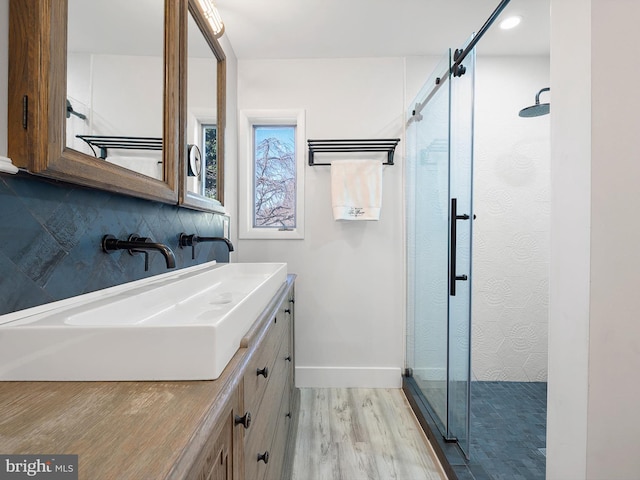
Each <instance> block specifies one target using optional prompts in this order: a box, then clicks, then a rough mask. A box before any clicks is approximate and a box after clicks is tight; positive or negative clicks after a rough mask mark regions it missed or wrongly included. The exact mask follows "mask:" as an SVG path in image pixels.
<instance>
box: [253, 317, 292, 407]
mask: <svg viewBox="0 0 640 480" xmlns="http://www.w3.org/2000/svg"><path fill="white" fill-rule="evenodd" d="M285 335H286V338H288V337H289V316H288V315H287V314H285V313H284V312H282V311H278V313H277V314H276V315H275V316H274V317H273V319H272V320H271V322H270V325H269V330H268V332H267V335H266V337H265V338H264V340H263V342H262V345H261V346H260V349H259V351H258V352H256V355H255V356H254V357H253V358H252V359H251V360H249V363H248V366H247V371H246V373H245V374H244V406H245V409H246V410H248V411H249V412H251V414H252V415H253V413H254V412H255V411H256V410H257V409H258V408H259V406H260V402H261V400H262V396H263V395H264V391H265V389H266V388H267V384H268V383H269V380H270V378H271V377H272V376H273V374H274V371H273V366H274V363H275V361H276V352H277V351H278V348H279V345H280V343H281V341H282V338H283V336H285ZM265 368H266V371H265V370H264V369H265ZM258 371H261V372H262V371H265V373H266V377H265V375H264V374H262V373H260V374H259V373H258Z"/></svg>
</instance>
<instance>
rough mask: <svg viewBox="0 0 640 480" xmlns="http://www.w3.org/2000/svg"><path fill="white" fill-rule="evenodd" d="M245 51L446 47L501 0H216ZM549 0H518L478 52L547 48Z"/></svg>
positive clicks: (409, 51) (339, 52) (356, 52)
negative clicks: (505, 25)
mask: <svg viewBox="0 0 640 480" xmlns="http://www.w3.org/2000/svg"><path fill="white" fill-rule="evenodd" d="M215 3H216V5H217V7H218V10H219V12H220V15H221V16H222V19H223V21H224V23H225V32H226V33H225V34H226V35H227V37H228V39H229V41H230V43H231V45H232V46H233V49H234V51H235V53H236V56H237V57H238V58H239V59H281V58H343V57H347V58H348V57H389V56H391V57H396V56H413V55H440V54H443V53H444V52H445V51H446V49H447V48H449V47H451V48H453V49H455V48H459V47H462V46H463V44H464V43H465V41H466V39H468V38H469V37H470V35H471V34H472V32H476V31H478V30H479V29H480V28H481V27H482V25H483V24H484V23H485V21H486V20H487V18H488V17H489V16H490V15H491V13H492V12H493V11H494V10H495V8H496V7H497V6H498V4H499V3H500V2H499V0H215ZM549 4H550V0H512V1H511V2H510V3H509V5H508V6H507V7H506V8H505V10H504V11H503V12H502V14H501V15H500V18H499V19H498V21H499V20H500V19H502V18H505V17H506V16H508V15H515V14H517V15H521V16H522V17H523V20H522V23H521V24H520V25H519V26H518V27H516V28H515V29H513V30H509V31H505V30H501V29H500V28H499V27H498V25H497V23H498V22H496V23H495V24H494V25H493V26H492V27H491V29H490V30H489V31H488V32H487V34H486V35H485V36H484V37H483V38H482V40H481V41H480V42H479V43H478V47H477V52H478V54H480V55H484V54H486V55H548V54H549V16H550V10H549V8H550V6H549Z"/></svg>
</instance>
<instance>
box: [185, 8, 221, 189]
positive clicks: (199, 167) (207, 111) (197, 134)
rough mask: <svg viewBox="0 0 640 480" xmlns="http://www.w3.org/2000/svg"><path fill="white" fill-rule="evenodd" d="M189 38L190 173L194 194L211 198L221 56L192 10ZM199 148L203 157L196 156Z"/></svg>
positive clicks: (215, 167) (214, 181)
mask: <svg viewBox="0 0 640 480" xmlns="http://www.w3.org/2000/svg"><path fill="white" fill-rule="evenodd" d="M187 31H188V38H187V52H188V55H187V136H186V138H187V144H188V152H187V161H186V169H187V177H186V188H187V191H188V192H189V193H191V194H195V195H201V196H203V197H205V198H208V199H211V200H220V197H219V195H218V193H219V192H218V184H217V180H218V178H219V175H218V141H217V140H218V119H217V93H218V86H217V69H218V60H217V58H216V56H215V54H214V52H213V51H212V49H211V47H210V46H209V43H208V42H207V40H206V39H205V36H204V35H203V33H202V31H201V30H200V28H199V27H198V25H197V24H196V21H195V20H194V18H193V15H192V13H191V11H190V12H189V19H188V30H187ZM194 147H195V148H197V149H198V150H199V153H200V158H201V161H200V163H199V164H198V162H197V160H196V159H195V157H196V155H197V152H196V151H195V149H194Z"/></svg>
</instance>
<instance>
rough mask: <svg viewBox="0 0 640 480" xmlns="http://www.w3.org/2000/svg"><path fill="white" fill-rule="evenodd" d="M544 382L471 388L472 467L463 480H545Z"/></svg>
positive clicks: (486, 384) (462, 472) (462, 473)
mask: <svg viewBox="0 0 640 480" xmlns="http://www.w3.org/2000/svg"><path fill="white" fill-rule="evenodd" d="M546 421H547V384H546V382H471V425H470V433H471V448H470V450H471V461H470V463H469V468H468V469H464V468H461V467H454V470H455V471H456V474H457V475H458V478H459V479H460V480H467V479H469V480H470V479H475V480H480V479H482V480H484V479H492V480H538V479H540V480H544V478H545V465H546V458H545V446H546V444H545V442H546V438H545V437H546Z"/></svg>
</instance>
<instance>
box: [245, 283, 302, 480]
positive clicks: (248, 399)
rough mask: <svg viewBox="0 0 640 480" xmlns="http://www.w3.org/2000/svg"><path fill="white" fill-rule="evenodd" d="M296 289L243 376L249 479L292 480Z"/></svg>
mask: <svg viewBox="0 0 640 480" xmlns="http://www.w3.org/2000/svg"><path fill="white" fill-rule="evenodd" d="M293 295H294V292H293V285H291V287H290V289H289V291H288V292H287V295H285V296H284V297H283V298H282V300H281V302H280V304H279V305H278V308H277V311H276V313H275V314H274V315H273V317H272V318H271V320H270V321H269V323H268V325H267V327H266V328H265V330H264V332H262V335H261V342H260V347H259V348H258V349H257V350H256V354H255V356H254V357H253V358H252V360H251V361H250V362H249V364H248V368H247V371H246V372H245V375H244V401H245V408H246V409H248V410H249V411H251V412H252V419H253V420H252V425H251V427H250V428H249V429H248V430H247V431H246V432H245V437H244V467H245V478H246V479H251V480H272V479H273V480H280V479H283V478H288V477H289V473H288V471H289V470H290V463H291V461H292V456H293V448H292V447H290V448H288V444H289V443H291V444H292V443H293V441H294V440H295V439H294V438H292V437H293V435H292V434H293V433H294V431H293V429H292V423H293V420H294V418H296V413H297V410H295V411H294V407H295V408H297V404H296V403H295V400H296V398H295V388H294V383H293V381H294V378H293V370H294V369H293V366H294V359H293Z"/></svg>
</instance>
